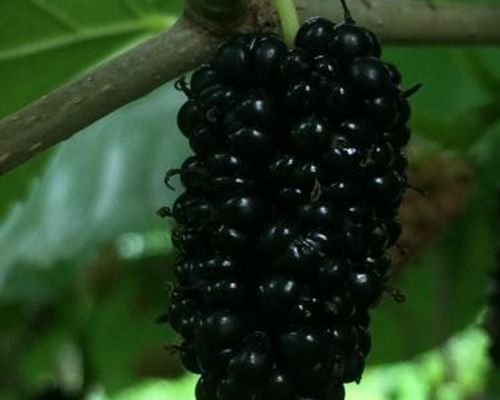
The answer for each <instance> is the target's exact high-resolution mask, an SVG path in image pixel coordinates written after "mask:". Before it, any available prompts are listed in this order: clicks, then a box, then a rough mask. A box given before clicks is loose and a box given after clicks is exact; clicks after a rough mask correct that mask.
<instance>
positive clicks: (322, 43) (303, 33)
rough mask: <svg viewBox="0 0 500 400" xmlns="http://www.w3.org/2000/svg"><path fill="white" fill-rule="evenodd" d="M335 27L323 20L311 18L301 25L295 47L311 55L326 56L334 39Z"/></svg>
mask: <svg viewBox="0 0 500 400" xmlns="http://www.w3.org/2000/svg"><path fill="white" fill-rule="evenodd" d="M334 29H335V25H334V24H333V22H331V21H329V20H327V19H324V18H311V19H309V20H308V21H306V22H305V23H304V25H302V27H301V28H300V30H299V32H298V33H297V37H296V38H295V45H296V46H297V47H299V48H301V49H303V50H306V51H307V52H309V53H311V54H313V55H321V54H327V53H328V48H329V46H330V43H331V41H332V39H333V37H334Z"/></svg>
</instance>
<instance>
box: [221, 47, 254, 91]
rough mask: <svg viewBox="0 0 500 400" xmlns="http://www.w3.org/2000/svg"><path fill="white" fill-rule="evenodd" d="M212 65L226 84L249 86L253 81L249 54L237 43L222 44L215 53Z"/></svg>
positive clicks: (245, 48)
mask: <svg viewBox="0 0 500 400" xmlns="http://www.w3.org/2000/svg"><path fill="white" fill-rule="evenodd" d="M213 65H214V67H215V69H216V70H217V72H218V74H219V75H220V76H221V77H222V78H223V79H224V81H226V82H228V83H233V84H241V85H250V84H251V83H252V80H253V79H254V75H253V71H252V63H251V55H250V52H249V50H248V49H247V47H246V46H244V45H243V44H240V43H238V42H228V43H225V44H223V45H222V46H221V47H220V49H219V50H218V51H217V54H216V56H215V58H214V60H213Z"/></svg>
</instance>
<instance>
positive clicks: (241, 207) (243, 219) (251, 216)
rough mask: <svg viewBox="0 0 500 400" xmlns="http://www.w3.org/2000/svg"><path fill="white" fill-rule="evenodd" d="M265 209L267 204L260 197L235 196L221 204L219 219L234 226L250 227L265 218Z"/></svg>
mask: <svg viewBox="0 0 500 400" xmlns="http://www.w3.org/2000/svg"><path fill="white" fill-rule="evenodd" d="M267 211H268V209H267V204H266V202H265V200H264V199H263V198H261V197H257V196H235V197H231V198H229V199H228V200H226V201H225V202H223V203H222V204H221V206H220V219H221V221H222V222H223V223H226V224H233V225H234V226H235V227H240V228H242V229H244V228H245V227H248V228H251V227H253V226H255V225H256V224H259V223H261V222H262V221H263V220H264V219H265V217H266V214H267Z"/></svg>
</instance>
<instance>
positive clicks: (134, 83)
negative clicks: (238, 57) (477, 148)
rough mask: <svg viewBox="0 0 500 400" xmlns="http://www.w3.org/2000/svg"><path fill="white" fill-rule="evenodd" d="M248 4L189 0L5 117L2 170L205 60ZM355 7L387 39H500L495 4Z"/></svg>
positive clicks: (400, 0) (243, 24) (418, 1)
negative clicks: (145, 35) (171, 19)
mask: <svg viewBox="0 0 500 400" xmlns="http://www.w3.org/2000/svg"><path fill="white" fill-rule="evenodd" d="M255 1H257V2H262V4H264V3H265V7H264V9H263V10H261V11H262V15H266V13H267V15H269V14H272V13H271V12H270V9H269V7H270V6H269V4H268V2H266V0H255ZM245 3H246V2H243V1H242V0H238V1H234V0H191V2H190V3H189V7H188V9H187V15H189V18H186V17H183V18H181V19H180V20H179V21H178V22H177V23H176V24H175V25H174V26H173V27H172V28H171V29H169V30H168V31H166V32H164V33H162V34H160V35H158V36H157V37H155V38H153V39H150V40H148V41H146V42H144V43H142V44H140V45H139V46H137V47H135V48H133V49H131V50H129V51H127V52H126V53H124V54H122V55H120V56H118V57H116V58H114V59H112V60H110V61H108V62H106V63H104V64H103V65H101V66H100V67H98V68H96V69H95V70H94V71H92V72H91V73H89V74H88V75H85V76H83V77H81V78H79V79H77V80H75V81H73V82H70V83H68V84H66V85H65V86H63V87H61V88H60V89H58V90H56V91H54V92H52V93H50V94H48V95H46V96H44V97H43V98H41V99H40V100H38V101H36V102H34V103H32V104H30V105H28V106H27V107H25V108H24V109H22V110H20V111H18V112H16V113H14V114H12V115H10V116H7V117H5V118H3V119H2V120H0V174H1V173H5V172H6V171H8V170H10V169H12V168H14V167H15V166H17V165H19V164H21V163H23V162H25V161H27V160H29V159H30V158H31V157H33V156H34V155H35V154H36V153H38V152H40V151H42V150H44V149H46V148H48V147H50V146H53V145H54V144H56V143H59V142H61V141H63V140H65V139H67V138H69V137H71V136H72V135H73V134H74V133H76V132H78V131H79V130H81V129H83V128H84V127H86V126H88V125H90V124H91V123H93V122H95V121H96V120H98V119H99V118H101V117H103V116H105V115H107V114H109V113H111V112H112V111H114V110H116V109H118V108H119V107H121V106H123V105H125V104H127V103H129V102H131V101H133V100H135V99H137V98H139V97H141V96H143V95H145V94H147V93H148V92H150V91H151V90H153V89H155V88H156V87H158V86H160V85H161V84H163V83H165V82H167V81H169V80H172V79H174V78H175V77H177V76H179V75H181V74H183V73H186V72H187V71H189V70H191V69H192V68H194V67H196V66H197V65H199V64H200V63H202V62H204V61H205V60H207V59H208V58H209V57H210V56H211V55H212V54H213V52H214V50H215V48H216V47H217V45H218V44H219V43H220V42H221V41H222V40H223V37H224V35H223V32H224V29H222V30H221V29H220V27H221V21H222V23H224V22H227V21H231V25H233V26H232V27H231V29H228V30H227V31H228V32H234V30H235V29H240V30H241V29H248V28H249V27H253V28H256V27H257V25H258V23H259V18H253V17H254V16H250V17H249V10H248V9H246V8H244V7H243V4H245ZM296 4H297V8H298V10H299V13H300V16H301V18H302V19H305V18H307V17H309V16H313V15H323V16H328V17H330V18H332V19H333V20H335V21H340V20H341V19H342V10H341V8H340V6H339V4H337V2H336V1H333V0H332V1H324V0H296ZM350 5H351V8H352V11H353V14H354V15H355V16H356V18H357V19H358V20H359V22H360V23H362V24H363V25H366V26H368V27H370V28H371V29H373V30H374V31H375V32H376V33H377V34H379V35H380V36H381V37H382V39H384V40H385V41H387V42H392V43H412V44H499V43H500V24H499V22H498V21H500V7H498V6H493V5H475V4H468V3H456V2H453V3H441V2H440V3H438V4H436V5H432V4H431V3H430V2H429V1H425V0H397V1H396V0H351V1H350ZM234 7H236V8H234ZM266 7H267V8H266ZM230 8H231V9H230ZM200 13H205V15H200ZM242 13H243V14H245V13H246V14H245V15H246V16H247V17H248V18H244V17H245V15H242ZM240 15H242V18H239V16H240ZM235 17H238V18H237V19H234V18H235ZM235 21H236V22H235ZM226 25H229V24H226ZM223 26H224V25H223ZM213 32H216V33H218V34H214V33H213Z"/></svg>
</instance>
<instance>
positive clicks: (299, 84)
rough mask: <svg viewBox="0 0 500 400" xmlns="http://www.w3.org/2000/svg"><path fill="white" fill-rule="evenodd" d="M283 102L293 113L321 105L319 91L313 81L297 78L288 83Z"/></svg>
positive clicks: (312, 109) (303, 112)
mask: <svg viewBox="0 0 500 400" xmlns="http://www.w3.org/2000/svg"><path fill="white" fill-rule="evenodd" d="M283 99H284V101H285V104H286V106H287V107H288V108H290V110H291V111H292V112H294V113H299V114H301V115H304V114H306V115H307V114H308V113H310V112H312V111H314V110H316V109H317V108H318V107H320V105H321V100H322V99H321V92H320V91H319V88H318V87H316V86H315V85H314V83H312V82H310V81H306V80H298V81H295V82H292V83H290V84H289V85H288V86H287V88H286V89H285V93H284V96H283Z"/></svg>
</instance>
